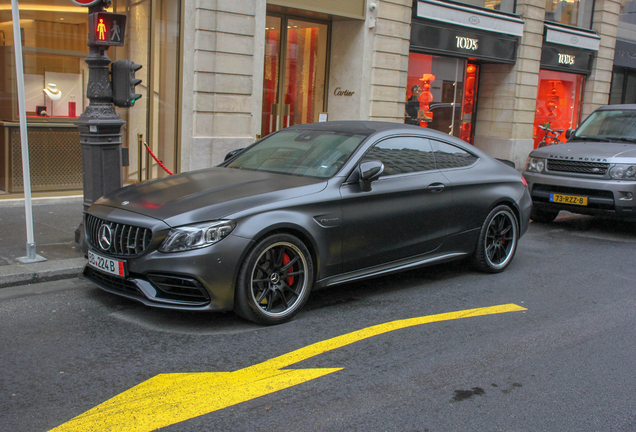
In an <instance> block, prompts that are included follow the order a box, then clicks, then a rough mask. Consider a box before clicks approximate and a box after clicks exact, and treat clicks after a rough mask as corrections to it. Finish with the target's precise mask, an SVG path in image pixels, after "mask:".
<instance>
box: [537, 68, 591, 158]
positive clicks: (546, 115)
mask: <svg viewBox="0 0 636 432" xmlns="http://www.w3.org/2000/svg"><path fill="white" fill-rule="evenodd" d="M584 86H585V76H584V75H577V74H571V73H565V72H554V71H547V70H541V71H540V72H539V89H538V93H537V107H536V113H535V117H534V128H533V138H534V148H537V146H538V145H539V143H540V142H541V140H542V139H543V136H544V134H545V132H544V131H543V130H542V129H541V128H540V127H539V125H541V126H544V127H549V128H550V129H552V130H563V131H564V132H565V131H566V130H568V129H570V128H576V127H578V125H579V123H580V120H581V105H582V103H583V87H584ZM564 132H563V133H561V134H560V135H559V138H558V140H559V142H565V141H566V139H565V133H564Z"/></svg>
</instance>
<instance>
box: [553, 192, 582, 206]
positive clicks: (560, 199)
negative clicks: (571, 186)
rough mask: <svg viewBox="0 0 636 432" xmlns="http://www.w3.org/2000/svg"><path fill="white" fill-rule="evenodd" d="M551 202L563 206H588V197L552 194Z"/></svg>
mask: <svg viewBox="0 0 636 432" xmlns="http://www.w3.org/2000/svg"><path fill="white" fill-rule="evenodd" d="M550 201H551V202H555V203H561V204H574V205H580V206H586V205H587V197H584V196H576V195H560V194H550Z"/></svg>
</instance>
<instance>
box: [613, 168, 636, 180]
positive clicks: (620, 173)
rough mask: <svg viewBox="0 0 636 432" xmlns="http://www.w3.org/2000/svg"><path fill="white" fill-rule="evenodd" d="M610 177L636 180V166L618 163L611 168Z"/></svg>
mask: <svg viewBox="0 0 636 432" xmlns="http://www.w3.org/2000/svg"><path fill="white" fill-rule="evenodd" d="M610 178H611V179H614V180H636V166H635V165H627V164H616V165H614V167H613V168H612V169H611V170H610Z"/></svg>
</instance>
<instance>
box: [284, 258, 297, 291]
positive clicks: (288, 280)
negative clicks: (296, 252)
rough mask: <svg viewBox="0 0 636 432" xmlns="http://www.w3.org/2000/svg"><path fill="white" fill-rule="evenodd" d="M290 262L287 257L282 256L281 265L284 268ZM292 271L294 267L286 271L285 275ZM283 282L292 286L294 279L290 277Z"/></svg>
mask: <svg viewBox="0 0 636 432" xmlns="http://www.w3.org/2000/svg"><path fill="white" fill-rule="evenodd" d="M290 261H291V260H290V259H289V256H288V255H287V254H283V265H284V266H286V265H287V264H289V262H290ZM293 271H294V266H291V267H290V268H289V269H287V273H291V272H293ZM285 282H287V285H289V286H292V284H293V283H294V277H293V276H290V277H288V278H287V279H285Z"/></svg>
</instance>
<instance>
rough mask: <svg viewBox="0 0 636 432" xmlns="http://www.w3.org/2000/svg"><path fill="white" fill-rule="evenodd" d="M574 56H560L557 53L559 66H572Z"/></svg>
mask: <svg viewBox="0 0 636 432" xmlns="http://www.w3.org/2000/svg"><path fill="white" fill-rule="evenodd" d="M574 58H575V56H573V55H570V54H561V53H559V64H562V65H573V64H574Z"/></svg>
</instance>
